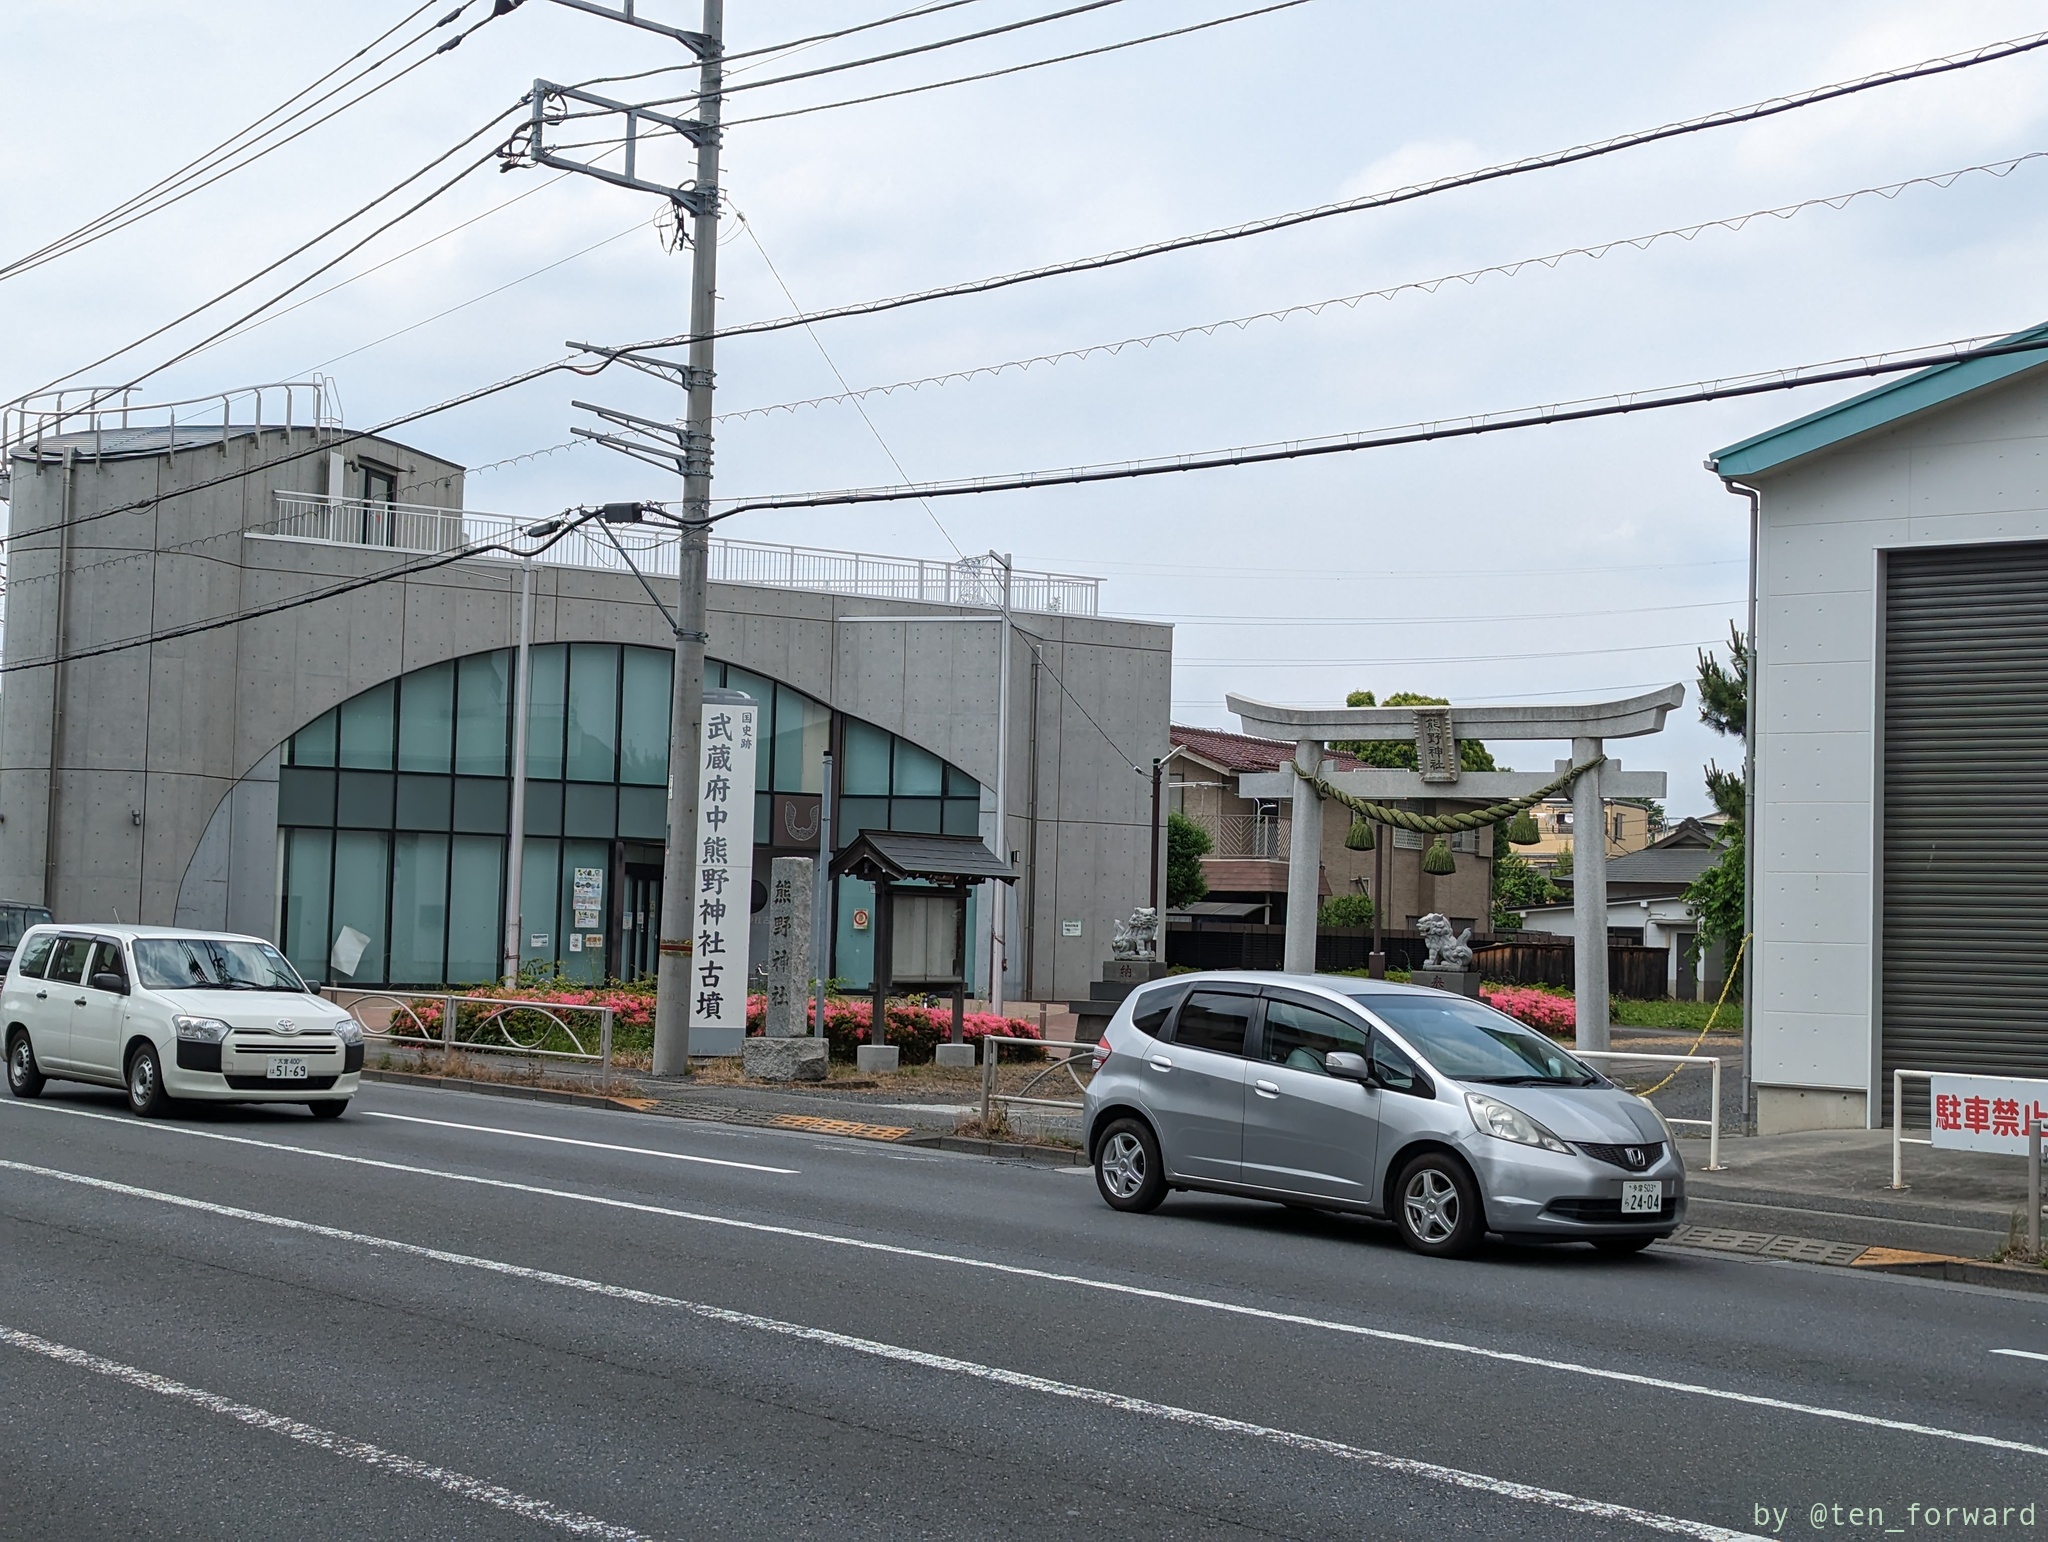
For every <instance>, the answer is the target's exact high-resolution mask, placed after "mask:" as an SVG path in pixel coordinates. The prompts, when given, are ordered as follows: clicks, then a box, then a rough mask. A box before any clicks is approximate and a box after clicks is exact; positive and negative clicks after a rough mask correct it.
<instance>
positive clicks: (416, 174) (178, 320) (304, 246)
mask: <svg viewBox="0 0 2048 1542" xmlns="http://www.w3.org/2000/svg"><path fill="white" fill-rule="evenodd" d="M519 110H520V108H519V104H514V105H513V106H511V107H508V108H506V109H505V110H504V111H502V112H500V113H499V114H498V115H497V116H496V117H494V118H492V119H491V120H490V121H489V122H487V123H485V124H484V125H483V126H482V127H481V128H479V129H477V130H476V131H475V132H473V133H471V134H468V135H466V136H464V137H463V138H462V139H461V140H460V141H458V142H457V143H455V144H453V145H451V146H450V147H449V148H448V149H446V150H444V151H442V152H441V153H440V154H439V155H437V156H435V157H434V158H433V159H432V160H430V161H428V162H427V163H426V164H425V165H423V166H421V167H420V168H419V169H418V170H416V171H413V172H411V173H409V174H408V175H407V176H405V177H404V178H402V179H401V180H399V181H398V182H396V183H394V184H393V185H392V186H391V187H389V188H386V189H385V190H384V191H383V192H381V193H379V194H378V195H377V196H376V197H374V198H372V199H371V200H370V201H369V202H368V203H366V204H364V205H362V206H361V207H360V208H358V209H356V210H355V211H354V212H353V213H351V214H347V215H345V216H343V217H342V218H341V219H339V220H337V221H336V222H335V223H334V224H332V225H330V226H328V227H327V228H326V229H325V230H323V231H321V232H320V233H319V234H318V235H316V236H313V237H311V238H310V239H308V240H306V241H304V242H302V243H300V244H299V245H298V246H296V247H294V248H293V249H292V250H291V251H289V252H286V253H285V254H284V255H283V256H282V257H279V258H277V259H276V260H275V261H274V262H270V263H268V264H266V265H265V266H263V267H261V268H259V269H257V270H256V271H255V272H254V273H251V274H250V275H249V276H248V277H247V278H244V279H241V280H239V281H237V282H236V283H234V284H231V285H230V286H229V287H228V288H226V289H224V290H222V291H221V292H220V293H219V294H216V295H214V296H213V297H212V298H211V299H209V300H205V301H202V302H201V303H200V304H198V305H195V306H193V307H192V308H191V309H190V310H188V311H186V312H185V313H184V314H183V315H180V316H177V317H175V318H173V319H172V320H170V321H167V322H165V323H164V324H163V325H162V326H159V327H156V328H155V329H153V330H151V331H149V332H146V333H144V334H143V335H142V336H141V337H138V338H136V339H135V340H134V341H132V342H129V343H125V344H123V345H122V346H121V347H119V348H116V349H115V350H114V351H113V352H111V353H107V354H102V355H101V356H100V357H99V358H97V359H95V360H93V361H92V362H91V363H90V364H82V365H80V366H78V367H77V368H76V369H72V370H68V371H66V372H65V373H64V374H62V375H59V376H57V377H56V378H55V379H54V380H51V381H49V382H47V383H46V384H44V385H42V386H40V387H38V388H37V389H36V390H34V391H30V392H26V393H24V394H23V396H21V397H18V398H16V400H17V401H26V400H28V399H30V398H32V397H35V396H38V395H41V394H42V393H43V392H46V391H49V390H52V389H54V388H56V387H57V386H60V385H62V384H63V383H64V382H65V381H67V380H70V379H73V378H75V377H76V376H78V375H81V374H84V373H85V372H86V371H87V370H92V369H98V368H99V367H100V366H101V365H103V364H107V363H111V362H112V361H113V360H115V359H118V358H120V357H121V356H122V355H123V354H127V353H133V352H134V351H135V350H136V349H138V348H140V347H142V346H143V344H145V343H148V342H151V341H154V340H155V339H156V338H159V337H161V336H163V335H164V333H166V332H169V331H171V330H172V329H173V328H175V327H179V326H182V325H183V324H184V323H186V322H187V321H190V320H192V319H193V318H194V317H197V316H200V315H203V314H205V313H206V312H207V311H209V310H211V309H213V308H214V307H215V306H216V305H220V304H222V303H223V302H224V301H226V300H228V299H229V298H230V297H232V296H234V295H237V294H239V293H241V292H242V291H243V290H244V289H247V288H248V287H249V286H250V285H252V284H255V283H257V282H258V281H260V280H261V279H263V278H266V277H268V276H269V275H270V274H272V273H275V272H276V271H277V270H278V269H279V268H282V267H284V266H285V265H286V264H287V263H289V262H291V261H292V260H294V259H295V258H297V257H300V256H303V255H304V254H305V253H307V252H309V251H311V250H312V249H313V248H314V247H316V246H318V245H319V244H320V243H321V242H323V241H325V240H327V239H328V238H329V237H330V236H333V235H335V234H337V233H339V232H340V231H342V230H345V229H346V228H347V227H348V226H350V225H352V224H354V223H355V222H356V221H357V220H359V219H362V218H363V217H364V216H365V215H367V214H368V213H369V212H370V211H371V210H373V209H375V208H376V207H377V206H378V205H379V204H382V203H385V202H386V201H388V200H389V199H391V198H394V197H396V196H397V195H398V194H399V193H401V192H403V191H404V190H405V189H406V188H408V187H410V186H411V185H412V184H413V183H415V182H417V181H419V180H420V178H422V177H424V176H426V175H427V174H428V173H430V172H432V171H433V170H434V169H435V168H436V167H438V166H440V165H442V164H443V163H444V162H446V161H447V160H449V159H450V158H451V157H453V156H455V155H458V154H460V153H461V152H462V151H463V150H464V149H466V148H467V147H468V146H470V145H472V144H474V143H475V142H476V141H477V140H478V139H480V138H482V137H483V136H484V135H486V134H488V133H490V132H491V131H492V130H493V129H495V128H496V127H497V126H498V125H499V124H500V123H503V122H504V121H505V119H507V118H508V117H510V116H512V115H513V114H514V113H516V112H518V111H519ZM497 157H498V150H497V148H496V147H495V146H494V147H493V148H492V149H491V150H489V151H487V152H486V153H485V154H484V155H482V156H480V157H478V158H477V159H476V160H474V161H471V162H470V163H469V164H468V165H466V166H464V167H463V169H462V170H461V171H459V172H458V173H456V175H455V176H454V177H452V178H450V179H449V180H448V181H446V182H444V183H442V184H441V185H440V186H439V187H437V188H435V189H434V191H433V192H431V193H429V194H428V195H427V196H426V197H425V198H422V199H420V200H419V201H418V202H416V203H414V204H413V205H411V206H410V207H409V208H407V209H406V210H405V211H404V212H403V213H401V214H399V215H398V216H397V217H396V218H394V219H391V220H388V221H386V222H385V223H384V224H382V225H380V226H378V228H377V229H376V230H374V231H372V232H371V233H370V234H369V235H368V236H366V237H364V238H363V239H362V240H361V241H358V242H356V243H355V244H354V245H353V246H350V247H348V248H346V249H345V250H344V251H342V252H341V254H340V255H339V256H337V257H335V258H333V259H331V260H330V261H328V262H326V263H323V264H322V265H321V266H319V267H317V268H315V269H313V270H312V272H310V273H308V274H306V275H304V276H303V277H301V278H299V279H296V280H294V281H293V282H292V283H291V284H290V285H289V286H287V287H286V288H285V289H283V290H281V291H279V292H278V293H277V294H275V295H272V296H271V297H270V298H269V299H268V300H266V301H264V302H263V303H262V304H261V305H259V306H258V307H257V308H256V309H255V310H252V311H249V312H246V313H245V314H243V315H242V316H239V317H237V318H236V319H235V320H234V321H232V322H230V323H229V324H228V325H227V326H225V327H222V328H220V329H219V330H218V331H216V332H214V333H212V334H211V335H209V336H208V337H205V338H203V339H201V340H200V342H199V343H197V344H194V345H193V346H192V347H190V348H187V349H185V350H183V351H182V352H180V353H178V354H176V355H174V356H173V357H171V358H169V359H167V360H165V361H164V362H163V363H161V364H158V365H155V366H154V367H152V368H150V369H148V370H145V371H144V372H143V373H142V374H140V375H137V376H136V377H134V379H132V380H130V381H128V382H126V383H125V384H123V385H120V386H113V387H109V388H107V391H106V393H105V394H102V395H100V396H98V397H96V398H95V401H105V400H106V399H107V397H108V395H115V394H119V392H121V391H123V390H127V389H129V388H131V387H133V386H135V385H139V384H140V383H141V382H142V381H144V380H147V379H149V378H150V377H151V376H152V375H156V374H160V373H161V372H162V371H164V370H166V369H168V368H170V367H171V366H172V365H173V364H176V363H178V362H180V361H181V360H184V359H188V358H190V357H191V356H192V355H193V354H194V353H196V352H198V350H199V349H200V348H203V347H205V346H207V345H209V344H211V343H214V342H218V341H220V340H221V339H222V338H223V337H225V336H226V335H227V334H228V333H229V332H231V331H233V330H234V329H235V328H236V327H239V326H242V325H243V324H245V323H246V322H248V321H250V320H252V319H254V318H255V317H256V316H259V315H261V314H262V313H263V312H264V311H266V310H268V309H270V307H272V306H273V305H275V304H277V302H278V301H279V300H282V299H284V298H285V297H286V296H288V295H290V294H293V293H295V292H296V291H297V290H299V289H301V288H303V287H305V285H307V284H309V283H311V282H312V281H313V280H314V279H316V278H318V277H319V276H320V275H321V274H322V273H325V272H328V271H329V270H331V269H332V268H334V267H335V266H336V265H337V264H339V263H341V262H343V261H345V260H346V259H347V258H348V257H350V256H351V255H353V254H354V253H356V252H358V251H360V250H362V248H363V247H364V246H365V245H367V244H368V243H369V242H370V241H373V240H375V239H376V238H377V237H378V236H380V235H382V234H383V233H384V232H385V231H386V230H389V229H390V228H391V227H392V226H393V225H395V224H397V223H399V221H400V220H404V219H406V218H409V217H410V216H411V215H413V214H415V213H417V212H418V211H419V210H420V209H422V208H424V207H426V205H427V204H429V203H431V202H433V200H434V199H436V198H438V197H440V196H441V195H442V194H443V193H445V192H447V191H448V189H449V188H451V187H453V186H454V185H455V184H456V183H457V182H460V181H461V180H462V179H463V178H464V177H467V176H469V175H470V174H471V173H472V172H474V171H476V170H477V169H478V168H479V167H480V166H482V165H484V164H485V163H486V162H489V161H492V160H495V159H497ZM90 405H92V404H91V403H89V404H88V407H89V406H90ZM80 410H86V409H83V408H82V409H80Z"/></svg>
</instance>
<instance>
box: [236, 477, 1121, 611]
mask: <svg viewBox="0 0 2048 1542" xmlns="http://www.w3.org/2000/svg"><path fill="white" fill-rule="evenodd" d="M276 504H277V514H276V517H275V518H274V519H273V520H272V521H271V522H270V523H269V524H267V525H265V526H264V527H263V528H261V529H260V530H256V531H252V532H251V533H252V534H256V535H269V536H274V537H278V538H281V539H284V540H293V541H320V542H323V543H326V544H329V545H336V546H374V547H380V548H383V549H385V550H389V551H404V552H422V553H433V552H446V551H454V550H456V549H457V548H459V547H461V546H464V545H467V544H470V543H481V542H490V541H497V540H504V539H506V538H509V537H510V536H512V535H513V534H514V533H515V532H516V531H518V530H519V529H520V528H522V527H523V526H525V525H527V524H529V523H531V521H530V520H527V519H522V518H519V517H517V516H514V515H510V514H489V513H484V512H481V511H479V510H475V509H448V508H440V507H436V506H433V505H429V504H417V503H386V502H382V501H376V500H368V499H362V498H330V497H327V496H326V495H324V494H320V493H294V492H283V491H280V492H279V493H277V495H276ZM612 537H617V539H618V541H619V544H620V545H622V546H624V547H625V549H626V553H627V555H628V556H630V557H631V558H632V559H633V560H632V566H633V567H637V568H638V569H639V570H640V571H641V572H642V573H645V574H646V575H647V576H648V577H650V578H674V577H675V576H676V552H677V546H676V542H677V536H676V533H675V532H674V531H673V530H670V529H667V528H664V527H662V526H657V525H613V526H610V527H609V529H608V532H607V531H605V530H597V529H593V528H591V527H589V526H578V527H577V528H576V529H574V530H571V531H570V532H568V534H566V535H564V536H562V537H561V538H560V539H559V540H557V541H556V542H555V543H554V544H553V545H552V546H550V547H549V548H548V549H547V550H546V551H544V552H542V553H541V554H540V555H539V556H537V557H535V558H534V559H533V560H534V561H536V562H539V563H542V564H544V565H547V566H552V567H568V568H589V569H594V570H597V571H600V572H608V573H625V572H628V571H630V569H629V568H628V566H627V563H626V560H625V557H622V556H621V555H620V554H619V551H618V548H617V547H615V546H613V544H612ZM710 576H711V579H712V581H713V582H714V583H723V584H752V585H757V586H760V587H764V588H770V589H808V590H813V591H816V592H819V593H824V594H844V595H849V596H855V597H859V598H863V599H871V600H915V601H919V602H921V603H924V604H932V605H972V606H977V607H983V608H987V609H996V608H998V607H1000V606H1001V604H1002V602H1003V582H1002V581H1003V573H1002V569H1001V567H1000V566H998V565H997V564H996V563H994V562H992V561H990V560H989V559H988V558H986V557H968V558H964V559H962V560H961V561H958V562H934V561H928V560H926V559H924V558H921V557H882V556H876V555H874V554H873V553H870V552H854V551H829V550H826V549H824V548H822V547H814V546H781V545H771V544H769V543H767V542H763V541H733V540H724V539H718V540H713V541H712V542H711V552H710ZM1101 590H1102V580H1101V579H1099V578H1083V577H1080V576H1078V575H1075V574H1071V573H1029V572H1023V571H1018V572H1016V573H1014V574H1012V575H1011V579H1010V605H1011V608H1012V609H1013V610H1024V611H1034V612H1040V613H1045V614H1054V615H1073V616H1093V615H1096V614H1097V613H1098V606H1099V603H1100V598H1101Z"/></svg>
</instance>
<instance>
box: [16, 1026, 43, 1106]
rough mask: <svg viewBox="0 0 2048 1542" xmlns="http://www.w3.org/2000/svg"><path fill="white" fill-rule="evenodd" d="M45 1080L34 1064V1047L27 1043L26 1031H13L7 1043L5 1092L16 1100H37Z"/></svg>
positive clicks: (40, 1069)
mask: <svg viewBox="0 0 2048 1542" xmlns="http://www.w3.org/2000/svg"><path fill="white" fill-rule="evenodd" d="M46 1080H47V1078H45V1077H44V1075H43V1072H42V1068H41V1067H40V1066H38V1065H37V1064H36V1051H35V1046H34V1045H32V1044H30V1043H29V1041H28V1030H27V1029H26V1028H17V1029H15V1030H14V1036H13V1037H12V1038H10V1039H9V1040H8V1041H7V1090H8V1091H9V1092H11V1093H13V1094H14V1095H15V1096H16V1097H18V1098H39V1097H41V1096H42V1095H43V1084H44V1082H45V1081H46Z"/></svg>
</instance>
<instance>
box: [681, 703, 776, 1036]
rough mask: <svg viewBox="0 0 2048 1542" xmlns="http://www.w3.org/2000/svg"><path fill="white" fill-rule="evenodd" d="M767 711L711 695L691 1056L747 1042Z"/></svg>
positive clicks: (704, 734)
mask: <svg viewBox="0 0 2048 1542" xmlns="http://www.w3.org/2000/svg"><path fill="white" fill-rule="evenodd" d="M759 713H760V709H759V707H758V706H757V705H756V704H755V702H754V701H753V699H752V698H751V697H748V696H743V695H741V694H740V693H739V692H738V691H712V690H707V691H706V692H705V693H704V717H703V721H702V724H701V726H700V728H699V731H698V735H697V853H696V855H697V892H696V894H695V896H694V897H693V907H692V908H693V909H694V911H695V916H694V928H695V929H694V931H693V933H692V937H691V943H690V1053H691V1054H692V1055H737V1054H738V1053H739V1052H740V1040H742V1039H743V1038H745V1037H746V1035H747V945H748V941H749V933H750V932H751V930H752V926H751V916H752V913H753V894H754V755H755V751H756V748H757V741H758V739H759V737H760V736H759V734H758V732H757V726H758V722H759Z"/></svg>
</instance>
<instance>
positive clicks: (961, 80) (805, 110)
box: [725, 0, 1308, 128]
mask: <svg viewBox="0 0 2048 1542" xmlns="http://www.w3.org/2000/svg"><path fill="white" fill-rule="evenodd" d="M1306 4H1308V0H1279V3H1277V4H1274V5H1262V6H1260V7H1259V8H1258V9H1257V10H1254V11H1239V12H1237V13H1236V14H1235V15H1232V16H1218V17H1216V18H1214V19H1213V20H1210V21H1198V22H1196V23H1194V24H1193V25H1192V26H1187V27H1174V28H1172V29H1170V30H1168V31H1166V32H1151V33H1147V34H1146V35H1145V36H1144V37H1133V38H1125V39H1124V40H1123V41H1122V42H1120V43H1105V44H1103V45H1102V46H1101V47H1099V48H1083V49H1081V50H1079V51H1078V52H1076V53H1069V54H1056V55H1054V56H1053V57H1052V58H1050V59H1033V60H1031V61H1030V62H1029V63H1026V64H1012V65H1008V66H1006V67H1004V68H1003V69H999V70H983V71H982V72H981V73H980V74H978V75H956V76H954V77H953V78H952V79H950V80H934V81H928V82H927V83H925V84H924V85H921V86H905V87H903V88H902V89H900V90H896V91H878V92H876V93H874V94H873V95H872V96H852V97H847V98H846V99H844V100H843V101H837V102H817V103H814V104H813V105H812V106H809V107H791V108H788V109H786V110H785V111H782V112H762V113H755V114H754V115H753V116H752V117H750V118H727V119H726V120H725V127H727V128H735V127H737V126H738V125H740V124H742V123H773V122H774V121H775V120H776V119H778V118H801V117H805V116H807V115H808V114H810V113H814V112H831V111H833V110H834V109H836V108H840V107H861V106H865V105H866V104H867V103H869V102H887V101H890V100H892V99H894V98H896V97H899V96H919V95H921V94H923V93H924V92H926V91H942V90H944V89H945V88H946V87H948V86H965V85H971V84H973V83H974V82H976V81H982V80H996V79H999V78H1000V77H1002V76H1004V75H1021V74H1023V73H1024V72H1025V71H1026V70H1042V69H1044V68H1045V67H1046V66H1047V65H1049V64H1070V63H1072V62H1073V61H1074V60H1076V59H1092V58H1094V57H1095V56H1096V55H1098V54H1113V53H1116V52H1117V51H1118V50H1120V49H1125V48H1136V47H1137V46H1138V45H1139V44H1141V43H1157V42H1160V41H1162V40H1164V39H1166V38H1173V37H1185V36H1187V35H1188V34H1189V33H1190V32H1206V31H1207V30H1208V29H1209V28H1211V27H1222V26H1227V25H1228V24H1229V23H1231V22H1234V21H1247V20H1249V19H1250V18H1252V17H1254V16H1267V15H1270V14H1271V13H1272V12H1274V11H1287V10H1292V9H1293V8H1294V7H1295V6H1297V5H1306Z"/></svg>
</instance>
